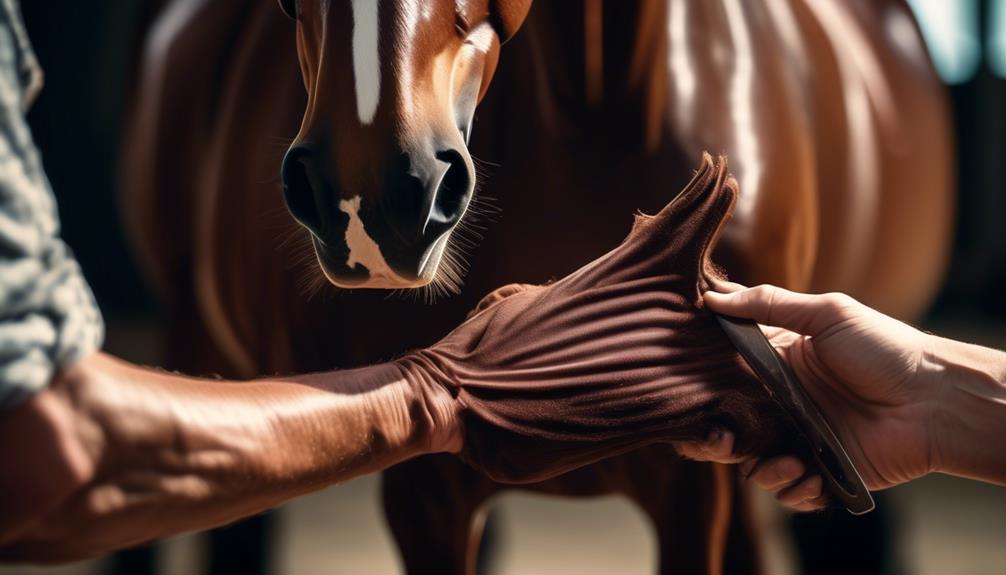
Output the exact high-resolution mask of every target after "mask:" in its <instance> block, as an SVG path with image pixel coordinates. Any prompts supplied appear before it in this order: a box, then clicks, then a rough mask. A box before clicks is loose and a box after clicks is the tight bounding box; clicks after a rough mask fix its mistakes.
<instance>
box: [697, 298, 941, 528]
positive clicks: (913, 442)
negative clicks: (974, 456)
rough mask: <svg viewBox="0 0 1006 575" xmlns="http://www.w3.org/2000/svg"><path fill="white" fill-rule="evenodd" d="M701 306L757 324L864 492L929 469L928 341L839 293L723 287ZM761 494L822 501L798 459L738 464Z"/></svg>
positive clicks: (808, 506)
mask: <svg viewBox="0 0 1006 575" xmlns="http://www.w3.org/2000/svg"><path fill="white" fill-rule="evenodd" d="M717 289H720V290H722V291H725V292H727V293H719V292H716V291H709V292H706V294H705V303H706V305H707V306H708V307H709V308H710V309H712V310H714V311H716V312H718V313H722V314H725V315H730V316H735V317H742V318H749V319H753V320H755V321H757V322H758V323H759V324H762V325H763V330H764V331H765V333H766V335H767V336H768V337H769V339H770V340H771V342H772V344H773V345H774V346H775V348H776V349H777V350H778V351H779V353H780V354H781V355H782V356H783V358H784V359H785V360H786V362H787V363H788V364H789V366H790V367H791V368H792V369H793V371H794V372H795V373H796V375H797V377H798V378H799V379H800V381H801V382H802V383H803V385H804V387H805V388H806V389H807V392H808V393H809V394H810V395H811V397H812V398H813V399H814V401H815V403H817V405H818V407H819V408H820V409H821V411H822V413H823V414H824V415H825V417H826V418H827V419H828V421H829V422H830V423H831V424H832V427H833V428H834V430H835V432H836V434H837V435H838V436H839V438H840V439H841V441H842V443H843V445H844V446H845V448H846V451H847V452H848V453H849V456H850V457H851V458H852V461H853V462H854V463H855V465H856V467H857V468H858V470H859V472H860V474H861V475H862V476H863V479H864V481H865V482H866V485H867V487H868V488H869V489H874V490H876V489H884V488H887V487H891V486H893V485H898V484H900V483H904V482H906V481H909V480H912V479H915V478H917V477H920V476H922V475H925V474H927V473H929V472H930V471H932V470H934V468H935V462H934V461H933V459H934V458H933V454H932V445H933V443H932V441H931V431H930V430H931V426H932V420H933V411H934V405H935V403H936V402H935V401H934V394H935V387H936V386H934V385H932V382H930V381H928V380H927V379H926V377H924V375H923V373H922V370H921V366H922V365H923V363H924V362H925V360H926V357H927V353H928V350H929V347H930V345H931V340H932V336H930V335H928V334H925V333H923V332H921V331H919V330H917V329H915V328H913V327H911V326H909V325H907V324H905V323H902V322H900V321H898V320H895V319H893V318H891V317H888V316H886V315H884V314H882V313H880V312H878V311H876V310H873V309H871V308H869V307H867V306H865V305H863V304H861V303H859V302H857V301H856V300H854V299H853V298H851V297H849V296H847V295H843V294H824V295H809V294H801V293H795V292H791V291H788V290H784V289H782V288H778V287H774V286H769V285H762V286H758V287H754V288H744V287H743V286H740V285H737V284H729V283H726V282H723V283H722V284H719V285H717ZM741 468H742V471H743V472H744V473H745V474H746V475H749V477H750V479H751V480H752V481H753V482H754V483H755V484H756V485H758V486H759V487H761V488H763V489H766V490H768V491H771V492H774V493H776V495H777V497H778V499H779V500H780V501H781V502H783V503H784V504H786V505H788V506H789V507H792V508H793V509H796V510H800V511H809V510H813V509H817V508H820V507H822V506H824V505H825V504H826V503H827V499H826V495H823V494H822V486H821V479H820V477H819V476H816V475H813V474H807V473H806V467H805V466H804V464H803V463H802V462H801V461H800V460H799V459H797V458H795V457H792V456H780V457H775V458H770V459H767V460H760V461H759V460H751V461H749V462H745V463H744V464H743V465H742V466H741Z"/></svg>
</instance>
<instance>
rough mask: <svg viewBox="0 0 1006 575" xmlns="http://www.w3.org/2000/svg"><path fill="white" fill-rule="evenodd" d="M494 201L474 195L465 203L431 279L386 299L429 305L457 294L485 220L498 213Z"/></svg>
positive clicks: (394, 293) (397, 291)
mask: <svg viewBox="0 0 1006 575" xmlns="http://www.w3.org/2000/svg"><path fill="white" fill-rule="evenodd" d="M494 202H495V200H494V199H493V198H487V197H485V196H481V195H480V194H478V192H476V193H475V194H474V195H473V197H472V199H471V201H470V202H469V204H468V209H467V210H466V211H465V215H464V217H462V218H461V221H459V222H458V224H457V225H456V226H455V227H454V230H453V232H452V233H451V235H450V237H449V238H448V239H447V245H446V246H444V253H443V255H442V256H441V258H440V265H439V266H437V272H436V274H434V276H433V280H432V281H430V283H429V284H427V285H425V286H422V287H419V288H413V289H399V290H394V291H393V292H392V293H391V294H389V297H393V296H396V297H404V298H406V299H408V300H411V301H413V302H421V303H424V304H427V305H430V304H433V303H435V302H436V301H437V300H439V299H441V298H447V297H450V296H453V295H456V294H458V293H460V292H461V286H462V285H463V284H464V277H465V275H466V274H467V273H468V267H469V263H468V260H469V258H470V257H471V256H472V252H473V251H474V250H475V248H476V247H478V244H479V242H481V241H482V232H484V231H485V230H486V229H487V224H488V223H489V221H490V220H492V219H493V218H494V217H495V216H496V215H498V214H499V213H500V209H499V208H498V207H496V206H495V204H494Z"/></svg>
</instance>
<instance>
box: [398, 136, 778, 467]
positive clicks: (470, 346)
mask: <svg viewBox="0 0 1006 575" xmlns="http://www.w3.org/2000/svg"><path fill="white" fill-rule="evenodd" d="M736 196H737V184H736V182H735V181H734V180H733V179H732V178H730V177H729V176H728V175H727V168H726V162H725V161H724V160H723V159H720V160H718V161H717V162H714V161H713V159H712V158H711V157H709V156H708V155H705V156H704V158H703V162H702V165H701V167H700V168H699V170H698V172H697V173H696V175H695V177H694V179H693V180H692V181H691V183H690V184H689V185H688V186H687V188H686V189H685V190H684V191H683V192H682V193H681V194H680V195H679V196H678V197H677V198H676V199H675V200H674V201H672V202H671V203H670V204H669V205H668V206H667V207H665V208H664V209H663V210H662V211H661V212H660V213H659V214H657V215H656V216H644V215H639V216H637V218H636V222H635V225H634V226H633V229H632V231H631V233H630V234H629V236H628V238H626V239H625V240H624V242H623V243H622V244H621V245H620V246H619V247H618V248H616V249H614V250H613V251H611V252H609V253H608V254H606V255H604V256H603V257H601V258H599V259H597V260H595V261H594V262H592V263H590V264H588V265H587V266H585V267H583V268H581V269H580V270H578V271H576V272H574V273H573V274H571V275H569V276H567V277H565V278H563V279H562V280H560V281H557V282H555V283H553V284H550V285H547V286H534V287H521V286H512V287H507V288H503V290H502V291H501V293H498V294H495V295H494V296H490V297H489V298H488V299H487V302H486V303H485V304H484V305H483V306H480V307H482V308H483V309H481V311H478V312H477V313H476V314H475V315H474V316H473V317H472V318H471V319H470V320H469V321H467V322H466V323H464V324H463V325H461V326H460V327H458V328H457V329H456V330H454V331H453V332H452V333H451V334H449V335H448V336H447V337H446V338H444V339H443V340H442V341H441V342H439V343H438V344H436V345H434V346H433V347H431V348H430V349H427V350H422V351H420V352H417V353H414V354H412V355H410V356H408V357H406V358H404V359H403V360H402V363H403V365H404V366H405V367H406V369H407V370H408V369H411V370H413V371H414V372H424V373H426V374H433V379H435V380H438V381H442V382H446V385H447V386H448V387H449V389H450V391H451V393H452V394H453V395H454V396H455V397H456V398H457V401H458V402H459V404H460V406H461V408H462V414H463V415H462V418H463V424H464V428H465V431H464V439H465V442H464V448H463V453H462V457H463V458H464V459H465V461H467V462H468V463H469V464H471V465H472V466H474V467H476V468H477V469H480V470H482V471H484V472H486V473H487V474H488V475H490V476H491V477H492V478H493V479H495V480H498V481H504V482H529V481H537V480H541V479H545V478H547V477H550V476H553V475H557V474H560V473H563V472H565V471H568V470H571V469H573V468H576V467H579V466H582V465H586V464H588V463H591V462H593V461H597V460H599V459H602V458H605V457H608V456H611V455H615V454H618V453H622V452H626V451H629V450H631V449H635V448H638V447H641V446H643V445H646V444H648V443H652V442H655V441H684V440H704V439H706V438H707V437H708V436H709V434H710V433H712V432H714V431H716V430H718V429H729V430H733V431H735V432H736V434H737V444H736V449H737V451H738V452H739V453H755V452H758V453H761V452H764V450H766V449H767V448H769V447H770V446H773V445H775V444H778V442H779V439H780V437H781V435H782V433H783V429H784V426H783V424H782V423H781V422H782V419H783V418H782V415H781V413H780V412H779V410H778V408H777V407H776V406H775V405H774V404H773V403H772V402H771V400H770V399H769V397H768V395H767V393H766V392H765V391H764V390H763V388H762V386H761V384H760V383H759V382H758V380H757V379H756V377H755V375H754V374H753V373H752V372H751V371H750V369H749V368H748V367H747V365H746V364H744V362H743V359H741V358H740V356H739V355H738V354H737V352H736V350H735V349H734V348H733V347H732V345H731V343H730V342H729V341H728V340H727V339H726V336H725V335H724V333H723V332H722V331H721V329H720V328H719V326H718V324H717V323H716V321H715V319H714V318H713V317H712V316H711V315H710V313H709V312H707V311H706V310H704V309H703V307H702V296H701V293H702V291H703V289H704V287H705V284H706V282H707V281H708V280H709V279H710V278H713V277H718V275H719V274H718V272H717V270H716V269H715V268H714V266H713V265H712V264H711V263H710V261H709V253H710V251H711V248H712V247H713V245H714V244H715V242H716V240H717V238H718V236H719V234H720V232H721V230H722V229H723V227H724V225H725V223H726V221H727V220H728V218H729V216H730V214H731V212H732V210H733V206H734V202H735V199H736Z"/></svg>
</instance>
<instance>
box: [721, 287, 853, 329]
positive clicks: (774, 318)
mask: <svg viewBox="0 0 1006 575" xmlns="http://www.w3.org/2000/svg"><path fill="white" fill-rule="evenodd" d="M721 283H722V284H725V285H726V286H727V289H736V288H735V287H734V286H736V285H737V284H730V283H729V282H717V288H719V286H720V284H721ZM703 297H704V299H705V303H706V305H708V306H709V309H711V310H713V311H715V312H717V313H722V314H724V315H731V316H734V317H743V318H748V319H753V320H755V321H756V322H758V323H760V324H765V325H771V326H777V327H783V328H786V329H788V330H791V331H795V332H798V333H801V334H804V335H810V336H814V335H818V334H820V333H822V332H824V331H825V330H827V329H828V328H830V327H832V326H833V325H835V324H836V323H838V322H840V321H842V320H844V319H845V316H844V315H843V312H844V311H845V310H846V309H847V308H849V307H851V306H854V305H856V304H855V300H853V299H852V298H850V297H849V296H847V295H844V294H821V295H813V294H804V293H797V292H791V291H789V290H786V289H783V288H780V287H776V286H772V285H768V284H763V285H760V286H757V287H753V288H745V289H740V290H736V291H730V292H729V293H719V292H715V291H707V292H706V293H705V294H704V296H703Z"/></svg>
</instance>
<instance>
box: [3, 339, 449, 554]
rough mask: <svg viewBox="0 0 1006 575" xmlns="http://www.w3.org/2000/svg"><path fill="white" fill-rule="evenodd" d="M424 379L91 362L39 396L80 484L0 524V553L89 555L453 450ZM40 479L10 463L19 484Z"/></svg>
mask: <svg viewBox="0 0 1006 575" xmlns="http://www.w3.org/2000/svg"><path fill="white" fill-rule="evenodd" d="M427 383H428V382H423V381H420V380H416V379H415V378H413V377H410V376H407V374H406V373H405V372H404V371H403V370H401V369H400V368H399V367H397V366H396V365H394V364H384V365H379V366H375V367H369V368H364V369H359V370H347V371H341V372H334V373H329V374H317V375H312V376H303V377H298V378H292V379H285V380H278V379H277V380H259V381H251V382H244V383H233V382H223V381H209V380H197V379H191V378H185V377H180V376H175V375H170V374H165V373H159V372H154V371H150V370H146V369H141V368H137V367H135V366H131V365H129V364H126V363H123V362H119V361H116V360H112V359H110V358H108V357H105V356H95V357H93V358H91V359H88V360H86V361H84V362H82V364H81V365H79V366H78V367H77V368H75V369H74V370H72V371H71V372H69V373H67V374H64V375H63V376H62V378H61V381H59V382H57V383H56V384H55V385H54V386H53V389H52V390H51V391H49V392H46V394H48V396H47V399H45V400H46V401H56V402H57V404H61V405H57V407H56V410H57V411H61V412H62V414H63V415H60V416H59V419H60V420H61V421H63V422H64V423H63V427H64V428H65V429H70V431H69V432H68V433H64V434H63V437H62V439H60V441H63V442H66V441H67V437H70V438H72V439H73V440H74V441H77V442H78V443H76V444H75V445H73V446H71V448H69V449H68V450H67V452H68V453H73V454H75V455H74V457H75V458H76V459H77V460H78V461H83V463H78V464H77V466H76V467H77V468H78V469H77V472H76V474H75V475H74V477H76V478H77V482H78V483H79V486H77V487H76V488H75V489H73V490H72V491H71V492H70V493H69V494H68V495H66V496H63V497H61V498H60V499H61V502H60V503H59V504H58V505H57V506H56V507H55V508H54V509H49V510H48V512H47V513H46V514H45V515H43V516H42V517H38V518H35V521H33V522H31V523H32V524H30V525H28V526H24V525H22V526H21V528H17V527H13V528H12V527H11V526H9V525H7V526H4V527H5V529H0V533H8V534H12V535H11V538H8V540H7V541H6V542H4V543H5V544H4V548H3V550H0V554H2V555H3V556H6V558H8V559H25V560H46V561H52V560H63V559H70V558H77V557H85V556H89V555H94V554H98V553H101V552H104V551H107V550H110V549H114V548H117V547H122V546H126V545H130V544H135V543H139V542H142V541H146V540H150V539H153V538H157V537H161V536H165V535H169V534H173V533H178V532H182V531H186V530H193V529H203V528H207V527H212V526H215V525H220V524H223V523H226V522H229V521H232V520H235V519H238V518H240V517H244V516H247V515H250V514H254V513H257V512H259V511H262V510H264V509H267V508H270V507H273V506H275V505H277V504H279V503H281V502H283V501H286V500H288V499H290V498H292V497H294V496H296V495H300V494H303V493H306V492H309V491H313V490H316V489H320V488H322V487H324V486H327V485H330V484H332V483H336V482H339V481H344V480H347V479H350V478H352V477H355V476H358V475H361V474H364V473H368V472H372V471H376V470H379V469H383V468H385V467H387V466H390V465H393V464H395V463H397V462H399V461H402V460H404V459H407V458H409V457H412V456H415V455H419V454H422V453H427V452H432V451H440V450H444V449H450V448H452V447H456V446H455V445H454V444H455V443H457V440H456V439H453V438H452V437H450V436H448V435H445V432H443V431H442V430H445V429H449V426H448V425H446V421H447V420H448V419H449V418H450V417H451V415H450V413H449V398H444V397H441V395H440V393H442V392H439V391H438V389H437V387H436V386H430V385H427ZM67 422H68V423H67ZM88 462H93V464H90V465H89V464H88ZM44 473H45V471H44V470H30V469H22V470H18V474H19V475H21V476H23V478H24V480H25V485H29V482H30V481H32V478H33V477H38V476H41V474H44ZM6 496H7V495H2V496H0V497H6ZM50 507H51V506H50ZM0 521H2V520H0ZM19 532H20V533H19ZM13 534H16V536H14V535H13Z"/></svg>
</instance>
